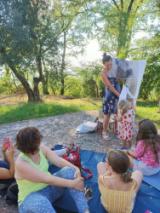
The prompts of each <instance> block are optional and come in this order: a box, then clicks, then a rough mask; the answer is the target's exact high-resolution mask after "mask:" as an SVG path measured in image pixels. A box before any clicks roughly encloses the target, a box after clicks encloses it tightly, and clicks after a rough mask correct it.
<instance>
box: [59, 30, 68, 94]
mask: <svg viewBox="0 0 160 213" xmlns="http://www.w3.org/2000/svg"><path fill="white" fill-rule="evenodd" d="M66 46H67V41H66V32H64V34H63V54H62V63H61V72H60V79H61V89H60V94H61V95H64V69H65V57H66Z"/></svg>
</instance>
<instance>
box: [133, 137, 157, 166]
mask: <svg viewBox="0 0 160 213" xmlns="http://www.w3.org/2000/svg"><path fill="white" fill-rule="evenodd" d="M157 151H158V157H160V147H159V150H157ZM134 156H135V157H136V158H137V160H140V161H142V162H143V163H144V164H146V165H147V166H151V167H159V166H160V164H159V162H157V160H156V158H155V154H154V153H153V151H152V149H151V148H150V147H149V146H147V147H146V146H145V144H144V141H143V140H140V141H138V143H137V146H136V148H135V151H134ZM159 159H160V158H159Z"/></svg>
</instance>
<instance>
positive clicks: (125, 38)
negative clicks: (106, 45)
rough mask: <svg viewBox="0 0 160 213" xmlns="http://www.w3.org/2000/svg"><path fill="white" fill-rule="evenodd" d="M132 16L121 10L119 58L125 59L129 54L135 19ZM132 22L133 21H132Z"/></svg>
mask: <svg viewBox="0 0 160 213" xmlns="http://www.w3.org/2000/svg"><path fill="white" fill-rule="evenodd" d="M131 19H133V17H131V18H130V14H127V13H125V12H121V14H120V22H119V35H118V49H117V56H118V58H121V59H125V58H127V56H128V50H129V46H130V41H131V33H132V27H133V21H132V20H131ZM131 22H132V23H131Z"/></svg>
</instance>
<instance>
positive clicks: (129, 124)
mask: <svg viewBox="0 0 160 213" xmlns="http://www.w3.org/2000/svg"><path fill="white" fill-rule="evenodd" d="M134 118H135V113H134V110H133V107H132V104H131V102H129V101H127V100H121V101H120V102H119V105H118V116H117V123H118V125H117V128H118V138H119V139H120V140H121V141H122V142H123V148H130V147H131V144H132V143H131V141H132V138H133V133H134Z"/></svg>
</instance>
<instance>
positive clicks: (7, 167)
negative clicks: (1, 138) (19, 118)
mask: <svg viewBox="0 0 160 213" xmlns="http://www.w3.org/2000/svg"><path fill="white" fill-rule="evenodd" d="M7 143H8V146H6V143H5V142H4V144H3V146H2V153H3V157H4V160H0V190H5V189H6V188H7V187H8V186H9V185H10V184H11V183H12V182H13V180H14V179H13V178H14V147H13V144H12V143H11V141H9V142H8V141H7Z"/></svg>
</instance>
